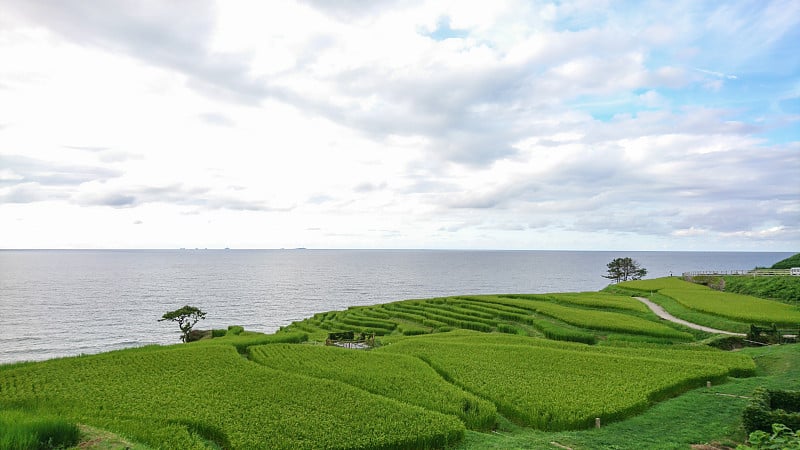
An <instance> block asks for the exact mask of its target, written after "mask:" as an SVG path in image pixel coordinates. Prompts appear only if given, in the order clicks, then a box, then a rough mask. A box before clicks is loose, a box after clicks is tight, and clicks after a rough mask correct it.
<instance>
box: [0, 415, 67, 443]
mask: <svg viewBox="0 0 800 450" xmlns="http://www.w3.org/2000/svg"><path fill="white" fill-rule="evenodd" d="M80 434H81V432H80V430H79V429H78V426H77V425H76V424H75V423H73V422H71V421H68V420H65V419H63V418H60V417H55V416H49V415H39V414H35V413H30V412H27V411H24V410H9V409H5V410H3V409H0V449H8V450H17V449H19V450H28V449H51V448H64V447H70V446H73V445H75V444H77V443H78V441H79V440H80Z"/></svg>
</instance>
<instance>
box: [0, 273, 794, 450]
mask: <svg viewBox="0 0 800 450" xmlns="http://www.w3.org/2000/svg"><path fill="white" fill-rule="evenodd" d="M624 288H627V290H626V289H624ZM681 289H686V284H684V283H683V282H682V281H680V280H677V279H672V278H670V279H657V280H644V281H641V282H637V283H634V284H631V285H628V284H625V283H623V284H622V285H621V286H620V285H615V286H614V287H612V288H609V289H608V290H607V291H604V292H600V293H560V294H539V295H481V296H460V297H447V298H436V299H423V300H408V301H402V302H395V303H391V304H386V305H375V306H367V307H354V308H349V309H347V310H344V311H330V312H325V313H319V314H316V315H314V316H313V317H310V318H308V319H306V320H303V321H299V322H295V323H293V324H291V325H289V326H286V327H283V328H282V329H281V330H280V331H279V332H278V333H276V334H273V335H264V334H261V333H252V332H248V331H244V330H243V329H241V327H231V329H229V330H225V336H218V337H216V338H214V339H210V340H204V341H199V342H195V343H191V344H180V345H174V346H167V347H162V346H150V347H143V348H138V349H128V350H123V351H117V352H110V353H105V354H101V355H91V356H81V357H75V358H64V359H58V360H51V361H44V362H37V363H20V364H12V365H0V436H2V431H5V430H4V428H3V426H2V414H3V411H11V412H10V413H8V414H24V415H26V417H32V418H35V419H37V420H38V419H40V418H45V419H48V420H50V419H52V418H53V417H56V418H58V419H59V420H60V421H62V422H64V423H67V424H78V426H79V427H80V430H82V432H83V438H82V440H83V441H84V444H86V448H127V447H134V448H137V449H144V448H147V447H145V446H151V447H153V448H177V447H180V448H198V449H199V448H263V447H269V448H385V449H392V448H403V449H405V448H441V447H452V446H453V445H458V446H459V447H458V448H556V447H555V446H553V445H552V444H550V442H557V443H559V444H560V445H565V446H569V447H571V448H573V449H576V450H577V449H595V448H599V449H603V448H607V449H612V448H617V449H619V448H686V447H687V446H688V445H689V444H692V443H701V442H706V441H716V442H722V443H725V442H741V440H742V439H743V434H742V432H741V430H740V429H739V423H740V419H739V416H740V414H741V408H743V405H744V401H743V400H742V399H739V398H738V397H736V396H737V395H738V396H746V395H748V393H749V392H750V391H752V389H753V388H754V387H755V386H757V385H767V387H774V388H786V387H787V386H788V387H792V386H797V385H800V350H798V349H800V347H798V346H782V347H770V348H768V349H745V350H742V351H740V352H723V351H719V350H715V349H711V348H709V347H706V346H704V345H700V343H698V342H697V341H696V339H704V338H706V337H707V336H708V335H707V334H705V333H701V332H692V334H688V333H685V332H682V331H681V329H680V328H679V327H672V326H668V325H665V323H664V322H663V321H661V320H659V319H657V318H655V316H654V315H653V314H652V313H651V312H649V310H646V309H644V306H643V305H641V304H640V303H639V302H638V301H636V300H634V299H631V298H630V295H631V294H634V293H635V294H638V295H643V294H646V295H649V296H651V298H652V299H653V300H654V301H656V302H658V303H659V304H661V305H662V306H664V307H665V308H666V309H667V310H668V311H670V312H671V313H673V314H674V315H676V316H678V317H682V318H684V319H687V320H689V321H692V322H696V323H701V324H703V325H708V326H712V327H714V328H721V329H728V330H732V331H747V326H748V324H747V323H745V322H742V321H740V320H733V319H730V318H725V317H722V316H720V315H715V314H709V313H708V312H703V311H701V310H698V309H697V307H696V303H691V304H690V305H689V306H687V303H686V302H688V301H689V300H691V299H692V298H693V297H692V296H691V295H684V296H683V297H681V295H678V297H679V298H673V297H671V296H667V295H665V293H668V292H673V293H674V292H675V291H679V290H681ZM699 289H705V288H702V287H700V288H699ZM612 290H613V292H612ZM693 292H694V293H697V292H703V294H702V296H703V297H713V294H712V295H711V296H708V295H706V292H708V291H700V290H695V291H693ZM750 299H752V297H748V298H747V300H746V302H747V304H748V305H750V306H752V305H756V306H759V307H760V306H763V305H764V304H762V303H759V302H760V301H752V300H750ZM712 300H716V299H713V298H712ZM755 300H758V299H755ZM773 303H774V302H769V304H773ZM693 306H694V307H693ZM782 306H784V307H786V306H787V305H785V304H783V305H782ZM740 309H741V308H740ZM468 329H473V330H476V331H469V330H468ZM337 330H341V331H348V330H355V331H362V330H364V331H367V330H373V331H375V332H376V334H378V335H379V338H378V343H379V347H378V348H376V349H373V350H371V351H368V352H364V351H354V350H343V349H338V348H328V347H323V346H321V345H318V344H319V342H320V341H324V340H325V338H326V337H327V335H328V332H330V331H337ZM451 330H452V331H451ZM220 331H222V330H220ZM221 334H222V333H221V332H219V333H217V335H221ZM545 338H549V339H545ZM559 339H565V340H566V341H560V340H559ZM570 340H571V341H580V342H583V343H578V342H568V341H570ZM315 341H316V342H315ZM676 342H677V343H676ZM586 344H594V345H586ZM381 345H382V346H381ZM751 357H753V358H755V360H756V361H757V362H758V366H757V367H756V365H755V364H754V363H753V359H752V358H751ZM753 374H755V375H756V376H755V377H753V378H734V377H742V376H747V375H753ZM706 380H711V381H713V383H714V387H713V388H711V389H706V388H702V389H696V388H695V387H696V386H704V385H705V382H706ZM726 381H727V382H726ZM723 382H724V383H723ZM718 383H723V384H718ZM682 393H683V394H682ZM717 394H730V395H733V396H730V395H717ZM676 395H677V397H675V396H676ZM739 400H742V401H739ZM15 417H17V416H15ZM595 417H600V418H601V420H602V422H603V427H602V428H601V429H600V430H595V429H592V426H593V424H594V418H595ZM7 422H8V421H7ZM17 422H19V423H22V421H21V420H15V421H14V423H17ZM496 424H497V425H496ZM495 425H496V426H497V429H496V430H491V429H492V428H493V427H494V426H495ZM73 426H74V425H73ZM534 428H535V429H534ZM468 430H469V431H468ZM476 430H491V431H489V432H485V433H484V432H478V431H476ZM544 430H551V431H544ZM555 430H566V431H555ZM570 430H571V431H570ZM462 438H463V441H461V443H460V444H459V443H458V442H459V441H460V440H461V439H462ZM0 442H2V441H0ZM84 444H81V445H82V448H84V447H83V446H84ZM90 445H91V446H94V447H91V446H90ZM3 448H10V445H6V446H5V447H4V446H3V445H0V449H3Z"/></svg>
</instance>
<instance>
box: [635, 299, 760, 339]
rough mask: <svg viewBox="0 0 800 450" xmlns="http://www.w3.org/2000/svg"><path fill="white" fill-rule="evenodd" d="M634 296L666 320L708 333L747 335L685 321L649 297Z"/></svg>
mask: <svg viewBox="0 0 800 450" xmlns="http://www.w3.org/2000/svg"><path fill="white" fill-rule="evenodd" d="M633 298H635V299H636V300H639V301H640V302H642V303H644V304H645V305H647V307H648V308H650V310H651V311H653V312H654V313H655V314H656V315H657V316H658V317H660V318H662V319H664V320H669V321H670V322H675V323H679V324H681V325H683V326H685V327H689V328H693V329H695V330H700V331H705V332H706V333H717V334H727V335H730V336H742V337H744V336H747V335H746V334H744V333H732V332H730V331H725V330H717V329H716V328H711V327H704V326H703V325H698V324H696V323H692V322H687V321H685V320H683V319H679V318H677V317H675V316H673V315H672V314H670V313H668V312H667V311H665V310H664V308H662V307H661V306H659V305H657V304H655V303H653V302H651V301H650V300H648V299H646V298H644V297H633Z"/></svg>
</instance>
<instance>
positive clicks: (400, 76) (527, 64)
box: [0, 0, 800, 250]
mask: <svg viewBox="0 0 800 450" xmlns="http://www.w3.org/2000/svg"><path fill="white" fill-rule="evenodd" d="M241 6H242V5H239V4H237V3H232V2H219V3H216V4H214V3H207V2H202V3H189V4H181V3H170V4H149V3H139V2H122V3H118V4H113V5H111V4H108V5H107V6H103V5H100V4H92V5H88V4H85V3H82V2H77V1H75V2H73V1H67V2H64V3H63V4H61V5H60V7H59V8H49V7H46V6H45V5H44V4H39V3H35V2H34V3H30V2H22V1H13V0H7V1H6V4H5V5H4V8H3V10H4V14H3V15H2V17H1V18H0V22H1V23H2V24H3V26H1V27H0V60H2V61H7V62H9V63H8V64H4V65H3V66H2V67H0V104H2V105H3V108H0V124H1V125H0V161H2V167H0V226H2V227H3V229H4V230H6V229H7V230H9V232H8V233H5V232H4V233H3V236H4V238H0V247H19V246H22V247H73V246H89V247H94V246H99V247H114V246H118V247H160V246H165V247H174V246H185V247H196V246H197V247H211V246H222V247H228V246H230V247H237V246H238V247H247V246H251V247H294V246H304V247H342V246H343V247H503V248H612V247H614V246H622V247H628V248H639V249H646V248H677V249H680V248H697V246H698V245H701V246H702V245H703V242H707V243H708V244H707V245H708V246H709V249H712V248H718V249H724V248H736V249H741V248H743V247H747V248H751V249H762V248H764V246H765V245H767V246H770V248H771V249H780V250H785V249H786V248H789V247H791V246H796V245H798V243H800V241H798V233H797V227H796V226H795V225H793V224H795V223H798V222H800V217H799V216H798V206H797V198H798V196H799V195H800V193H798V191H797V187H796V186H793V185H792V184H791V183H787V182H786V180H791V179H793V178H794V177H796V175H795V174H796V173H797V172H798V171H800V161H799V159H798V156H797V155H798V153H797V149H798V148H797V145H798V144H797V141H798V136H797V134H796V133H795V134H793V135H791V134H790V135H789V137H788V139H787V138H786V136H782V137H781V139H778V140H775V141H774V142H773V141H771V140H770V137H768V136H767V135H765V134H764V133H765V132H766V131H772V130H774V129H780V127H782V126H784V127H785V125H781V124H786V123H792V122H791V121H792V120H793V119H792V118H791V117H790V116H788V115H775V113H774V112H772V110H770V111H766V112H765V111H759V114H758V116H759V118H758V120H755V119H751V118H750V116H749V115H748V114H747V113H743V111H746V110H747V108H748V106H747V105H745V106H742V105H741V104H739V103H737V102H739V97H738V96H737V94H738V93H737V92H732V93H731V92H729V89H732V87H735V86H745V85H746V86H749V88H750V89H756V87H757V86H760V85H761V84H764V82H761V81H758V83H761V84H747V83H749V81H748V80H749V79H751V78H752V79H755V78H757V77H754V75H753V74H752V70H751V69H748V71H745V72H742V68H743V67H744V65H745V63H748V62H750V61H758V62H759V64H761V65H762V66H764V67H765V69H764V70H765V71H766V72H769V64H766V65H765V64H764V61H770V59H769V58H772V59H774V60H775V61H777V60H778V59H779V57H780V56H781V55H782V53H780V52H781V51H783V50H782V49H784V47H785V46H786V42H788V38H787V36H791V35H792V33H793V31H792V30H793V27H792V24H795V23H796V22H797V20H798V16H799V15H800V13H798V11H797V7H795V6H790V4H786V3H781V2H773V3H770V4H768V5H767V6H766V7H765V8H764V9H763V11H759V12H758V14H755V15H753V14H750V13H751V12H752V11H750V9H749V7H748V5H747V4H746V3H734V4H733V5H732V6H730V7H726V6H719V7H707V8H706V9H708V10H703V11H700V12H698V13H696V14H689V13H687V11H689V10H688V9H687V7H686V3H681V2H678V3H676V4H671V5H663V4H657V3H654V4H646V5H642V6H636V5H634V6H632V7H620V6H619V5H615V4H613V3H609V4H605V3H604V2H580V1H574V2H560V3H558V4H556V3H551V2H537V3H535V4H531V3H529V2H517V1H504V2H483V3H479V4H478V3H476V4H471V5H465V4H464V3H463V2H454V1H419V2H395V1H385V2H370V4H369V5H364V4H363V3H362V2H336V3H334V4H331V3H329V2H317V1H306V2H299V3H296V2H290V1H285V2H283V1H282V2H269V3H263V4H257V5H249V6H248V7H247V8H242V7H241ZM780 7H785V9H784V12H785V16H786V17H781V16H780V15H777V14H776V13H775V12H776V11H777V10H778V9H779V8H780ZM701 9H703V8H701ZM187 11H189V12H188V13H187ZM705 13H708V14H709V15H710V16H711V17H712V19H713V20H711V21H710V22H709V24H708V26H706V25H705V24H704V22H703V20H701V19H702V18H703V14H705ZM726 21H727V23H728V26H726ZM443 24H447V26H448V27H449V29H450V30H457V31H458V32H457V33H455V32H453V33H452V34H453V36H451V37H450V38H449V39H441V40H436V39H434V38H433V37H431V36H430V34H431V33H432V32H434V31H436V30H437V29H439V28H440V27H442V26H443ZM623 25H624V26H623ZM771 26H774V28H770V27H771ZM753 30H758V31H760V32H765V31H767V32H769V34H770V36H768V37H763V38H748V37H742V36H740V33H745V32H752V31H753ZM768 30H772V31H768ZM734 38H735V39H736V40H735V42H737V43H742V44H747V45H746V49H745V51H742V52H737V54H736V55H730V56H728V57H727V59H726V57H725V52H719V51H717V50H718V49H719V46H718V45H719V42H720V41H721V40H723V39H734ZM706 42H709V43H710V44H709V46H706V45H705V43H706ZM772 49H775V50H772ZM770 52H773V53H774V54H773V53H770ZM709 53H713V54H714V57H713V58H709V57H708V56H707V55H708V54H709ZM765 54H768V55H766V56H765ZM769 55H772V56H769ZM775 55H777V56H775ZM774 64H776V65H780V67H781V68H782V69H781V70H784V71H785V70H786V69H785V66H783V65H782V64H783V63H779V62H775V63H774ZM792 70H794V72H791V71H790V72H789V73H788V75H785V76H786V77H787V79H789V78H792V77H794V78H792V80H794V79H796V68H795V69H792ZM734 73H735V74H736V75H734ZM743 73H745V74H747V76H744V75H741V74H743ZM781 73H784V72H781ZM769 82H770V81H769V80H768V81H766V83H769ZM753 83H756V82H753ZM791 83H794V84H796V81H791ZM703 87H705V88H706V89H710V90H711V92H710V93H709V91H703ZM794 88H795V89H796V86H794ZM775 90H776V91H779V92H780V95H782V96H783V97H781V98H780V99H782V98H784V97H785V96H786V94H785V93H786V92H789V91H790V90H791V89H790V88H788V87H787V88H786V89H775ZM771 93H772V91H771V90H767V91H765V93H764V94H762V95H763V96H769V95H772V94H771ZM703 96H705V97H703ZM696 97H697V98H696ZM717 98H721V99H722V100H720V101H719V102H718V103H715V102H717ZM780 99H777V100H775V101H779V100H780ZM759 101H760V100H759ZM766 103H767V104H769V103H774V102H769V101H767V102H766ZM732 104H733V106H730V105H732ZM775 110H779V108H775ZM732 205H736V207H734V206H732ZM53 215H58V216H59V217H61V216H62V215H68V216H69V219H67V220H65V221H63V223H60V222H59V221H53V220H52V219H51V217H52V216H53ZM42 236H47V237H46V238H44V237H42ZM701 238H702V239H705V241H702V240H700V239H701ZM3 239H5V240H3ZM748 246H749V247H748Z"/></svg>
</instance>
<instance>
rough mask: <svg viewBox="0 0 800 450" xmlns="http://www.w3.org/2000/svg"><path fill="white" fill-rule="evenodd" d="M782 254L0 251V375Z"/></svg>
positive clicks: (750, 263)
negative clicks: (406, 305)
mask: <svg viewBox="0 0 800 450" xmlns="http://www.w3.org/2000/svg"><path fill="white" fill-rule="evenodd" d="M792 254H793V253H792V252H785V253H783V252H657V251H656V252H613V251H591V252H587V251H488V250H481V251H471V250H464V251H461V250H310V249H294V250H228V249H225V250H202V249H198V250H0V364H4V363H12V362H19V361H35V360H44V359H50V358H57V357H65V356H72V355H80V354H93V353H99V352H105V351H110V350H116V349H121V348H127V347H136V346H143V345H148V344H170V343H177V342H179V337H180V332H179V330H178V327H177V326H176V324H174V323H172V322H159V320H158V319H160V318H161V316H162V315H163V314H164V313H166V312H168V311H172V310H175V309H178V308H180V307H181V306H184V305H192V306H196V307H198V308H200V309H201V310H203V311H205V312H206V313H207V316H206V319H205V320H203V321H201V322H200V323H199V324H198V325H197V326H196V328H201V329H212V328H227V327H228V326H229V325H242V326H244V327H245V329H247V330H252V331H260V332H264V333H273V332H275V331H276V330H278V329H279V328H280V327H282V326H285V325H288V324H290V323H292V322H293V321H297V320H302V319H304V318H307V317H310V316H312V315H314V314H315V313H318V312H325V311H332V310H342V309H347V308H348V307H350V306H357V305H373V304H378V303H387V302H393V301H397V300H405V299H412V298H430V297H442V296H449V295H467V294H501V293H546V292H580V291H597V290H599V289H602V288H603V287H605V286H606V285H607V284H608V283H609V280H607V279H605V278H603V275H604V274H606V269H607V268H606V264H607V263H608V262H609V261H611V260H612V259H614V258H618V257H631V258H633V259H634V260H636V261H637V262H638V263H639V264H640V265H641V266H643V267H644V268H646V269H647V271H648V274H647V277H646V278H652V277H662V276H669V275H680V274H681V273H682V272H688V271H695V270H734V269H752V268H754V267H768V266H771V265H772V264H774V263H775V262H777V261H780V260H782V259H785V258H787V257H789V256H791V255H792Z"/></svg>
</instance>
